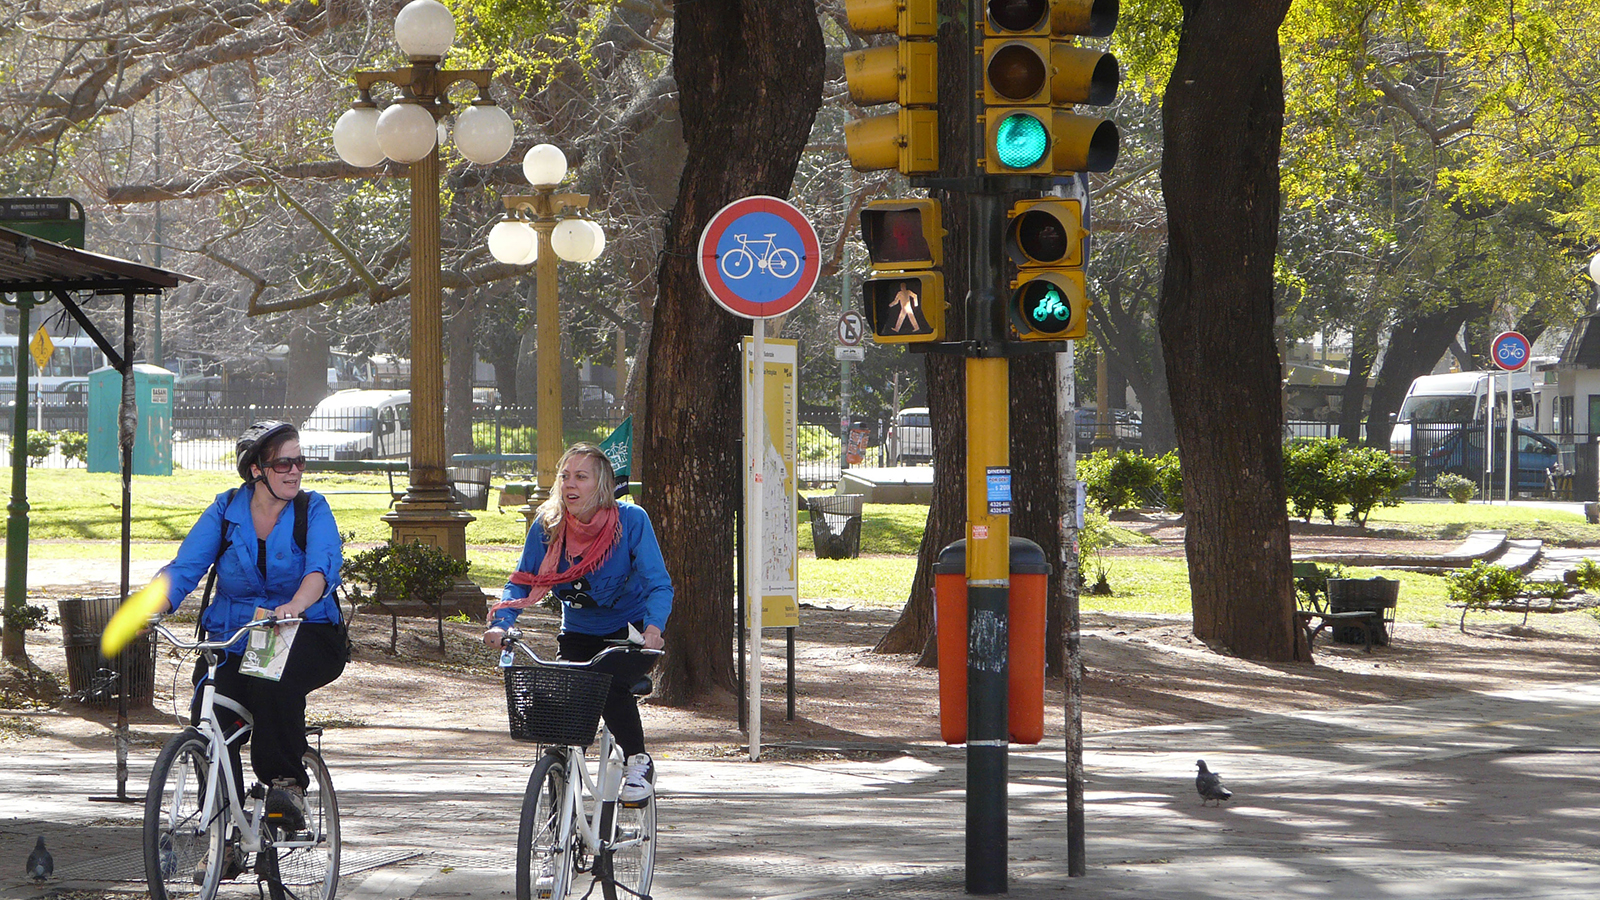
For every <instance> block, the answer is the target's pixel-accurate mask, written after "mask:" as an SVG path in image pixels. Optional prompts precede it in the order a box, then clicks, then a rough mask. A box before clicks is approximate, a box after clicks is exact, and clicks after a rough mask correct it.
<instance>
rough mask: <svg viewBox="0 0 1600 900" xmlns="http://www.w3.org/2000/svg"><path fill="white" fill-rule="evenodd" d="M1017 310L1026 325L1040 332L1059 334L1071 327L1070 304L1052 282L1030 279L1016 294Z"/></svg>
mask: <svg viewBox="0 0 1600 900" xmlns="http://www.w3.org/2000/svg"><path fill="white" fill-rule="evenodd" d="M1017 305H1018V307H1019V309H1018V311H1019V312H1021V313H1022V320H1023V321H1024V322H1026V323H1027V324H1028V327H1030V328H1032V329H1033V330H1034V331H1037V332H1040V333H1042V334H1061V333H1064V332H1065V331H1067V330H1068V329H1069V328H1071V327H1072V304H1071V303H1070V302H1069V301H1068V300H1067V297H1066V295H1065V294H1063V293H1061V290H1060V289H1059V288H1057V287H1056V286H1055V285H1054V284H1051V283H1050V282H1049V281H1046V280H1044V279H1039V280H1037V281H1030V282H1028V283H1027V284H1026V285H1024V286H1023V288H1022V291H1021V292H1020V293H1018V295H1017Z"/></svg>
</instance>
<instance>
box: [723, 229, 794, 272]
mask: <svg viewBox="0 0 1600 900" xmlns="http://www.w3.org/2000/svg"><path fill="white" fill-rule="evenodd" d="M777 236H778V235H777V233H776V232H774V233H773V234H769V235H766V236H765V237H764V238H762V239H761V240H759V241H752V240H750V238H749V236H747V235H743V234H736V235H734V236H733V239H734V240H736V241H738V242H739V246H737V247H735V248H733V249H732V250H729V251H728V252H727V253H724V254H722V260H721V261H720V262H719V263H718V266H719V267H720V268H721V269H722V274H723V275H725V276H727V278H728V280H730V281H738V280H739V279H741V278H746V277H748V276H749V275H750V273H752V272H754V271H756V270H757V269H760V270H761V271H763V272H766V273H767V274H769V275H771V276H772V277H774V278H793V277H795V276H796V275H799V274H800V254H798V253H796V252H794V251H793V250H790V249H789V248H788V247H779V246H777V244H776V243H775V242H774V241H773V240H772V239H773V238H775V237H777ZM762 245H765V249H762V250H761V255H759V256H757V255H756V254H755V253H754V252H752V251H751V249H750V248H751V247H756V248H761V247H762Z"/></svg>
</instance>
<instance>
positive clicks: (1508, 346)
mask: <svg viewBox="0 0 1600 900" xmlns="http://www.w3.org/2000/svg"><path fill="white" fill-rule="evenodd" d="M1489 347H1490V349H1489V356H1490V358H1492V359H1493V360H1494V364H1495V365H1497V366H1499V367H1500V368H1502V369H1505V370H1506V371H1507V372H1515V371H1516V370H1518V369H1520V368H1522V367H1523V366H1525V365H1527V364H1528V355H1529V352H1530V351H1531V349H1532V348H1531V347H1530V345H1529V344H1528V339H1527V338H1525V337H1523V336H1522V335H1521V334H1519V333H1517V332H1515V331H1502V332H1500V334H1499V335H1497V336H1496V337H1495V339H1494V343H1493V344H1491V345H1489Z"/></svg>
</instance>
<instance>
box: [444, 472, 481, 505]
mask: <svg viewBox="0 0 1600 900" xmlns="http://www.w3.org/2000/svg"><path fill="white" fill-rule="evenodd" d="M445 474H446V475H447V476H448V477H449V478H450V490H452V491H454V492H455V495H456V501H457V502H458V503H460V504H461V506H462V508H463V509H488V508H489V470H488V469H485V468H481V467H479V466H451V467H450V468H449V469H446V470H445Z"/></svg>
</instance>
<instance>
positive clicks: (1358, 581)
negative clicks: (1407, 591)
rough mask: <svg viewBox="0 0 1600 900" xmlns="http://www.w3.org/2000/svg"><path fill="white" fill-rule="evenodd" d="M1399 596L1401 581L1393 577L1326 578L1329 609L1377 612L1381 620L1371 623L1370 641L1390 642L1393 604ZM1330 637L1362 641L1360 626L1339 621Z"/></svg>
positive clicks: (1343, 640)
mask: <svg viewBox="0 0 1600 900" xmlns="http://www.w3.org/2000/svg"><path fill="white" fill-rule="evenodd" d="M1399 600H1400V582H1399V581H1398V580H1396V579H1393V578H1329V579H1328V612H1336V613H1338V612H1358V611H1365V612H1377V613H1382V614H1383V616H1382V621H1381V622H1380V623H1379V624H1377V625H1375V626H1373V629H1372V643H1373V644H1375V645H1377V646H1379V647H1382V646H1386V645H1387V644H1388V643H1389V631H1390V629H1392V628H1393V627H1394V615H1395V607H1396V605H1398V603H1399ZM1333 639H1334V640H1335V641H1338V642H1339V643H1341V644H1359V643H1361V629H1359V628H1353V627H1351V626H1348V625H1341V626H1338V627H1335V628H1334V629H1333Z"/></svg>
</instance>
